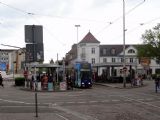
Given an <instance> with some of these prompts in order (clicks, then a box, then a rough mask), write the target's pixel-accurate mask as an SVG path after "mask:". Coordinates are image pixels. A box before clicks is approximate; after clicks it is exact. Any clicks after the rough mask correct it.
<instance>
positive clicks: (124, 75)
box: [123, 0, 126, 88]
mask: <svg viewBox="0 0 160 120" xmlns="http://www.w3.org/2000/svg"><path fill="white" fill-rule="evenodd" d="M125 31H126V30H125V0H123V73H124V74H123V87H124V88H125V87H126V56H125V48H126V46H125Z"/></svg>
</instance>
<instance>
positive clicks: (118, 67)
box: [66, 32, 160, 76]
mask: <svg viewBox="0 0 160 120" xmlns="http://www.w3.org/2000/svg"><path fill="white" fill-rule="evenodd" d="M137 46H139V45H136V44H130V45H125V51H123V47H124V45H100V41H98V40H97V39H96V38H95V37H94V36H93V35H92V34H91V33H90V32H88V33H87V35H86V36H85V37H84V38H83V39H82V40H81V41H80V42H79V43H78V44H74V45H73V46H72V48H71V50H70V51H69V52H68V53H67V54H66V60H67V61H68V63H69V65H72V64H74V63H75V62H76V61H87V62H89V63H92V66H93V68H94V69H93V70H94V71H96V72H98V75H102V74H103V73H104V72H107V74H108V75H110V76H111V75H112V76H119V75H121V74H122V71H123V67H124V66H123V65H124V52H125V66H126V68H127V74H130V72H131V71H133V72H134V73H139V74H146V75H148V74H155V73H156V72H157V71H159V70H160V69H159V64H158V63H157V62H156V61H155V60H154V59H152V60H150V59H148V58H143V60H140V59H139V58H137Z"/></svg>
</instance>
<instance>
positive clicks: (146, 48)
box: [137, 24, 160, 61]
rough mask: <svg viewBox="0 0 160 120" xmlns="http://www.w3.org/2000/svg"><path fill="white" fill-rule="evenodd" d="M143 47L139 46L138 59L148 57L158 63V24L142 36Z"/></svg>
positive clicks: (159, 25)
mask: <svg viewBox="0 0 160 120" xmlns="http://www.w3.org/2000/svg"><path fill="white" fill-rule="evenodd" d="M142 40H143V45H139V46H138V47H137V49H138V54H137V55H138V57H139V58H140V57H149V58H152V59H156V60H158V61H160V24H157V26H155V27H153V28H152V29H149V30H146V31H145V33H144V34H142Z"/></svg>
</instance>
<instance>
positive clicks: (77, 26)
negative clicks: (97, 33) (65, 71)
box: [75, 25, 80, 61]
mask: <svg viewBox="0 0 160 120" xmlns="http://www.w3.org/2000/svg"><path fill="white" fill-rule="evenodd" d="M75 27H76V28H77V61H78V28H79V27H80V25H75Z"/></svg>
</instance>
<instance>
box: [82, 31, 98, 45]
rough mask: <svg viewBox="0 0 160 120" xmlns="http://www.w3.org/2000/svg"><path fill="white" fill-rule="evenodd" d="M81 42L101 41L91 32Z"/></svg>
mask: <svg viewBox="0 0 160 120" xmlns="http://www.w3.org/2000/svg"><path fill="white" fill-rule="evenodd" d="M79 43H100V42H99V41H98V40H97V39H96V38H95V37H94V36H93V35H92V34H91V33H90V32H88V33H87V35H86V36H85V37H84V38H83V39H82V40H81V41H80V42H79Z"/></svg>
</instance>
